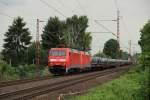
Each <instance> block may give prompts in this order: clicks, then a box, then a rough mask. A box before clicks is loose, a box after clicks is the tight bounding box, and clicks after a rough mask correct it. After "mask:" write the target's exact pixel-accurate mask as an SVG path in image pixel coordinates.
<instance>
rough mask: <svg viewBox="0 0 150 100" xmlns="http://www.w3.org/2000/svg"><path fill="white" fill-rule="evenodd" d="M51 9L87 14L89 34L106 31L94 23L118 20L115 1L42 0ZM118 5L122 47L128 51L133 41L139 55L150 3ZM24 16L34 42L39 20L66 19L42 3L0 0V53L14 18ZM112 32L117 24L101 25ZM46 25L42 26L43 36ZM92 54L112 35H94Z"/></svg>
mask: <svg viewBox="0 0 150 100" xmlns="http://www.w3.org/2000/svg"><path fill="white" fill-rule="evenodd" d="M43 1H46V2H47V3H48V4H49V5H50V6H52V7H54V8H55V9H57V10H59V11H60V12H61V13H62V14H63V15H64V16H67V17H71V16H72V15H74V14H76V15H87V16H88V18H89V19H90V20H89V27H88V29H87V31H90V32H106V30H105V29H103V28H102V27H100V26H99V25H98V24H96V23H95V22H94V20H113V19H116V16H117V13H116V3H115V0H43ZM117 5H118V7H119V9H120V16H121V17H120V19H121V20H120V30H121V31H120V34H121V35H120V41H121V48H122V49H123V50H124V51H128V49H127V48H128V47H129V44H128V41H129V40H132V44H133V46H132V53H134V52H140V47H139V46H138V45H137V44H138V43H137V42H138V40H139V38H140V32H139V30H140V29H141V28H142V27H143V25H144V24H145V23H146V22H147V21H148V19H150V7H149V5H150V0H118V1H117ZM17 16H21V17H23V18H24V21H25V22H27V27H29V29H30V32H31V34H32V36H33V40H35V34H36V19H37V18H39V19H41V20H43V21H47V19H48V18H49V17H50V16H51V17H54V16H58V17H59V18H60V19H61V20H64V19H65V17H64V16H62V15H61V14H59V13H58V12H57V11H56V10H54V9H52V8H50V7H48V6H46V5H45V4H44V3H42V2H41V1H40V0H0V37H1V38H0V50H2V45H3V39H4V33H5V32H6V31H7V30H8V26H9V25H11V24H12V21H13V18H11V17H17ZM100 23H101V24H103V25H105V26H106V27H107V28H109V30H111V31H112V32H114V33H116V23H115V22H100ZM45 24H46V23H45V22H43V23H40V33H41V32H42V29H43V26H44V25H45ZM92 37H93V41H92V54H94V53H96V52H97V51H98V50H102V49H103V45H104V43H105V42H106V41H107V40H108V39H110V38H114V39H115V38H116V37H114V36H113V35H112V34H111V33H92Z"/></svg>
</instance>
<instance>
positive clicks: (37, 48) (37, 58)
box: [36, 19, 40, 77]
mask: <svg viewBox="0 0 150 100" xmlns="http://www.w3.org/2000/svg"><path fill="white" fill-rule="evenodd" d="M39 22H40V21H39V19H37V23H36V28H37V32H36V76H37V77H39V66H40V43H39Z"/></svg>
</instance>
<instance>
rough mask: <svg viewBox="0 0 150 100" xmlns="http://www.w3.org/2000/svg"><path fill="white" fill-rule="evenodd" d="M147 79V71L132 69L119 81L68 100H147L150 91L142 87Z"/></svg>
mask: <svg viewBox="0 0 150 100" xmlns="http://www.w3.org/2000/svg"><path fill="white" fill-rule="evenodd" d="M147 79H148V70H144V71H141V72H137V70H136V69H133V70H131V71H129V72H128V74H127V75H125V76H122V77H120V78H119V79H116V80H113V81H111V82H109V83H106V84H104V85H102V86H98V87H96V88H93V89H90V90H89V91H88V93H87V94H84V95H81V96H75V97H73V96H72V98H69V99H68V100H149V99H148V91H150V89H149V88H148V87H147V88H145V87H143V85H142V84H143V83H144V82H145V83H146V84H148V80H147ZM147 86H148V85H147Z"/></svg>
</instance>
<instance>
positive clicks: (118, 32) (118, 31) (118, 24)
mask: <svg viewBox="0 0 150 100" xmlns="http://www.w3.org/2000/svg"><path fill="white" fill-rule="evenodd" d="M119 13H120V11H119V10H117V41H118V43H119V46H120V14H119ZM119 50H120V47H119Z"/></svg>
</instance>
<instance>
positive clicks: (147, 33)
mask: <svg viewBox="0 0 150 100" xmlns="http://www.w3.org/2000/svg"><path fill="white" fill-rule="evenodd" d="M149 43H150V21H148V23H146V24H145V25H144V27H143V29H142V30H141V38H140V41H139V44H140V46H141V49H142V52H150V44H149Z"/></svg>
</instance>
